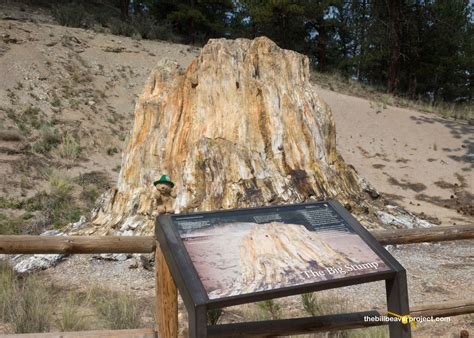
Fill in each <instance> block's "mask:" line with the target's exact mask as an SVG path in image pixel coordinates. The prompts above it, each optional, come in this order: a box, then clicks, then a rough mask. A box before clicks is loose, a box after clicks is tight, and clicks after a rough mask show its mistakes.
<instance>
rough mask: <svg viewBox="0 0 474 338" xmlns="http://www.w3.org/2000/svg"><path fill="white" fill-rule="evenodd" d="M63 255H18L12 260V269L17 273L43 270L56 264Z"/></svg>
mask: <svg viewBox="0 0 474 338" xmlns="http://www.w3.org/2000/svg"><path fill="white" fill-rule="evenodd" d="M64 257H65V255H42V254H41V255H39V254H38V255H32V256H31V255H19V256H16V257H15V258H13V264H14V265H13V269H14V270H15V271H16V272H18V273H30V272H33V271H38V270H44V269H47V268H49V267H52V266H55V265H56V264H58V263H59V262H60V261H61V260H62V259H63V258H64Z"/></svg>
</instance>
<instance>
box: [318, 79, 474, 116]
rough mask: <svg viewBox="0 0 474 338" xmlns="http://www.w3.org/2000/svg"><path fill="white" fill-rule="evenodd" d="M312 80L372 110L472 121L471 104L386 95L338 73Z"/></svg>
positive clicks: (377, 89) (382, 91) (380, 90)
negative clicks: (389, 108)
mask: <svg viewBox="0 0 474 338" xmlns="http://www.w3.org/2000/svg"><path fill="white" fill-rule="evenodd" d="M311 78H312V80H313V81H314V82H315V83H317V84H318V85H319V86H321V87H323V88H326V89H330V90H332V91H335V92H338V93H342V94H348V95H352V96H357V97H361V98H364V99H367V100H370V101H371V106H373V108H374V109H377V110H379V109H381V108H384V109H385V108H386V107H387V106H388V105H390V106H394V107H401V108H409V109H414V110H418V111H422V112H427V113H434V114H438V115H441V116H443V117H452V118H456V119H463V120H467V121H474V106H473V105H472V104H454V103H446V102H435V103H433V102H427V101H424V100H411V99H407V98H404V97H400V96H395V95H392V94H387V93H386V92H384V90H383V89H382V88H377V87H373V86H369V85H366V84H363V83H361V82H359V81H356V80H353V79H349V78H346V77H344V76H342V75H341V74H338V73H319V72H316V71H313V72H312V73H311Z"/></svg>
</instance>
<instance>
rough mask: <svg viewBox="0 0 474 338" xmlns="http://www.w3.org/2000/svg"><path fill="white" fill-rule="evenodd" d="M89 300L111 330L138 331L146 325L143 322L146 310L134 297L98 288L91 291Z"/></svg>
mask: <svg viewBox="0 0 474 338" xmlns="http://www.w3.org/2000/svg"><path fill="white" fill-rule="evenodd" d="M87 298H88V300H89V301H90V302H91V304H93V306H94V307H95V309H96V311H97V313H98V314H99V315H100V316H101V317H102V318H103V319H104V320H105V321H106V322H107V324H108V328H110V329H113V330H119V329H136V328H140V327H143V325H144V323H143V321H142V313H143V311H144V309H143V307H142V306H141V303H140V302H139V300H138V299H137V298H135V297H133V296H132V295H129V294H126V293H119V292H114V291H109V290H106V289H103V288H101V287H97V286H96V287H93V288H92V289H91V290H90V291H89V294H88V297H87Z"/></svg>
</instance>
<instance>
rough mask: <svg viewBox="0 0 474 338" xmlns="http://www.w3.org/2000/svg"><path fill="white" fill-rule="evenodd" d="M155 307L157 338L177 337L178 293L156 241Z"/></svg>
mask: <svg viewBox="0 0 474 338" xmlns="http://www.w3.org/2000/svg"><path fill="white" fill-rule="evenodd" d="M155 272H156V276H155V277H156V307H155V311H156V314H155V321H156V325H157V329H158V330H157V331H158V337H159V338H177V337H178V291H177V289H176V284H175V283H174V280H173V277H172V276H171V272H170V270H169V268H168V264H167V263H166V260H165V257H164V256H163V252H162V251H161V249H160V244H159V243H158V241H156V251H155Z"/></svg>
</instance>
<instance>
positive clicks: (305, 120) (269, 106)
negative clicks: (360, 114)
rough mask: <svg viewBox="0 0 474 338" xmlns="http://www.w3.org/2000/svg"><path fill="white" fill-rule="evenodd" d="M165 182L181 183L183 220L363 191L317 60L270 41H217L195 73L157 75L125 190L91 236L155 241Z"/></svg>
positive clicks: (141, 113)
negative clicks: (157, 193)
mask: <svg viewBox="0 0 474 338" xmlns="http://www.w3.org/2000/svg"><path fill="white" fill-rule="evenodd" d="M161 174H167V175H169V176H170V177H171V179H172V180H173V181H174V182H175V183H176V187H175V189H176V193H177V198H176V201H175V203H174V209H175V212H186V211H193V210H211V209H222V208H236V207H249V206H261V205H268V204H274V203H291V202H303V201H306V200H308V199H310V198H327V197H336V196H337V198H338V199H339V200H342V201H345V200H347V199H349V198H351V196H355V195H356V194H358V193H359V192H360V186H359V179H358V177H357V175H356V174H355V172H354V171H353V169H351V168H350V167H348V166H346V165H345V163H344V162H343V160H342V158H341V157H340V156H339V155H338V153H337V151H336V132H335V127H334V121H333V119H332V114H331V111H330V109H329V107H328V106H327V105H326V103H324V102H323V101H322V100H321V99H320V98H319V96H318V95H317V94H316V91H315V88H314V86H313V84H312V83H311V82H310V74H309V62H308V58H307V57H305V56H303V55H301V54H298V53H296V52H293V51H289V50H284V49H281V48H279V47H278V46H277V45H276V44H275V43H273V42H272V41H270V40H269V39H267V38H264V37H262V38H257V39H255V40H246V39H237V40H226V39H217V40H210V41H209V43H208V44H207V45H206V46H204V47H203V48H202V50H201V54H200V55H199V57H198V58H196V59H195V60H194V61H193V62H192V63H191V65H190V66H189V67H188V68H187V69H186V70H183V69H180V67H179V66H178V64H176V63H174V62H169V61H165V62H161V63H160V64H159V65H158V66H157V67H156V69H155V70H154V71H153V72H152V74H151V76H150V78H149V79H148V82H147V84H146V86H145V90H144V93H143V94H142V95H141V97H140V98H139V100H138V103H137V105H136V108H135V122H134V125H133V129H132V131H131V133H130V136H129V139H128V144H127V147H126V148H125V151H124V156H123V163H122V169H121V172H120V176H119V179H118V183H117V188H116V189H114V190H113V191H111V192H109V193H108V194H107V195H105V196H104V197H103V200H102V201H101V206H100V207H99V208H98V209H97V210H95V212H94V217H93V224H94V225H96V227H93V228H91V230H90V231H89V233H93V232H95V233H97V234H106V233H122V234H131V233H134V234H142V233H151V232H152V229H153V219H152V217H150V216H149V215H151V214H152V210H150V209H151V208H152V201H153V197H152V191H153V185H152V181H153V180H154V179H155V178H156V177H159V176H160V175H161Z"/></svg>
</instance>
